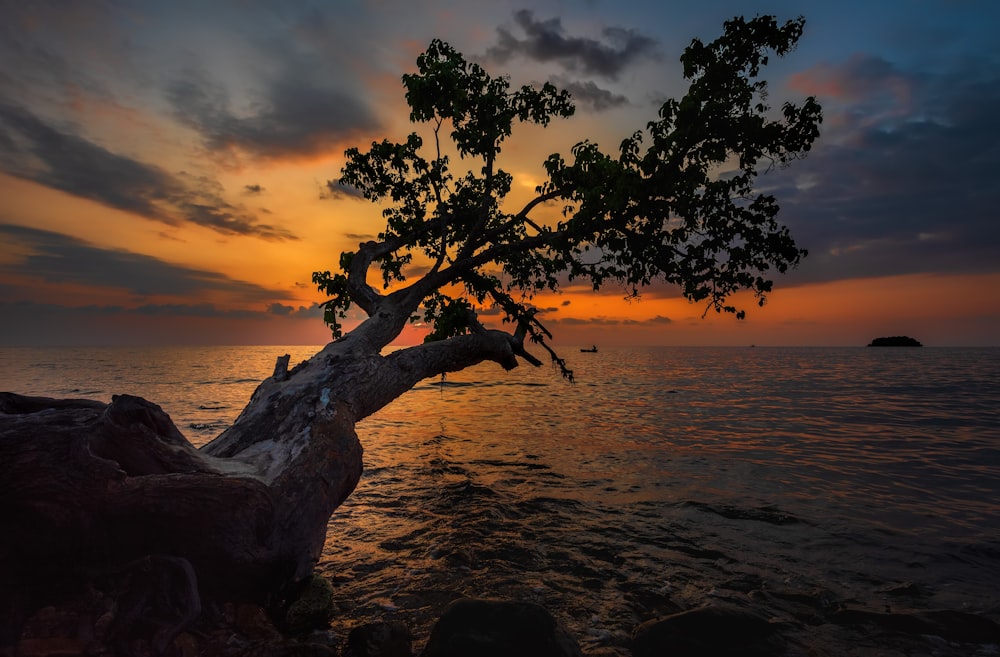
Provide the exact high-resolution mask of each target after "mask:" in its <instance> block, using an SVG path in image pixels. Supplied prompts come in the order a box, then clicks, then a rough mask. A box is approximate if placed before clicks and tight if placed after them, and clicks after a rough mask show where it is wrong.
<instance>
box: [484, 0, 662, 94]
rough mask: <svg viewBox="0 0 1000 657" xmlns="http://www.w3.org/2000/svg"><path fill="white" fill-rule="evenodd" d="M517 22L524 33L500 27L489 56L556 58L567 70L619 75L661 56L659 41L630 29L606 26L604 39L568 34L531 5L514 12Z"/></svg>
mask: <svg viewBox="0 0 1000 657" xmlns="http://www.w3.org/2000/svg"><path fill="white" fill-rule="evenodd" d="M514 22H515V23H516V24H517V26H518V27H519V28H520V29H521V31H522V32H523V33H524V38H518V37H517V36H515V35H514V33H513V32H512V31H511V30H509V29H508V28H506V27H499V28H497V45H495V46H493V47H491V48H489V49H488V50H487V51H486V57H487V58H488V59H490V60H493V61H495V62H497V63H500V64H504V63H506V62H507V61H508V60H510V59H512V58H513V57H515V56H523V57H526V58H528V59H532V60H535V61H538V62H543V63H547V62H556V63H558V64H559V65H561V66H562V67H563V68H564V69H565V70H566V71H569V72H572V73H577V74H584V75H599V76H602V77H604V78H607V79H610V80H614V79H617V78H618V76H619V75H620V74H621V72H622V71H623V70H624V69H625V68H626V67H628V66H629V65H630V64H632V63H633V62H635V61H636V60H639V59H642V58H649V59H658V55H657V54H656V52H655V47H656V41H655V40H654V39H652V38H650V37H647V36H644V35H642V34H639V33H638V32H636V31H634V30H630V29H625V28H620V27H607V28H604V29H603V30H602V31H601V36H602V37H603V40H596V39H592V38H588V37H578V36H567V35H566V34H564V31H563V26H562V21H561V20H560V19H558V18H550V19H548V20H537V19H536V18H535V15H534V13H533V12H532V11H531V10H529V9H521V10H519V11H516V12H514Z"/></svg>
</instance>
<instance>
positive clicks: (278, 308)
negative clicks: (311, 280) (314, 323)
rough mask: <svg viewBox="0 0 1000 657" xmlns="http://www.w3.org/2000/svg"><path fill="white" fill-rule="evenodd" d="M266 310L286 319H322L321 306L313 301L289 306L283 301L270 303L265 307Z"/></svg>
mask: <svg viewBox="0 0 1000 657" xmlns="http://www.w3.org/2000/svg"><path fill="white" fill-rule="evenodd" d="M267 312H268V313H270V314H271V315H277V316H278V317H285V318H288V319H322V318H323V308H322V307H321V306H320V305H319V304H318V303H314V304H312V305H310V306H297V307H296V306H289V305H286V304H283V303H272V304H270V305H269V306H268V307H267Z"/></svg>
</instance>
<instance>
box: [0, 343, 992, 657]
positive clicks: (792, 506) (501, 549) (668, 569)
mask: <svg viewBox="0 0 1000 657" xmlns="http://www.w3.org/2000/svg"><path fill="white" fill-rule="evenodd" d="M314 351H315V349H314V348H307V347H293V348H281V347H206V348H157V349H125V348H118V349H69V348H67V349H41V348H38V349H35V348H23V349H22V348H17V349H9V348H8V349H0V390H11V391H15V392H20V393H25V394H37V395H50V396H57V397H88V398H94V399H101V400H108V399H110V396H111V395H112V394H116V393H119V392H128V393H131V394H137V395H141V396H144V397H146V398H148V399H150V400H151V401H154V402H156V403H158V404H160V405H161V406H162V407H163V408H164V409H165V410H166V411H167V412H168V413H170V414H171V416H172V417H173V418H174V421H175V422H176V424H177V425H178V427H179V428H180V429H181V431H182V432H184V433H185V434H186V435H187V436H188V437H189V438H190V439H191V440H192V442H194V443H195V444H202V443H204V442H206V441H207V440H210V439H211V438H212V437H214V436H215V435H217V434H218V433H219V432H220V431H221V430H222V429H223V428H224V427H225V426H227V424H228V423H229V422H231V421H232V420H233V419H234V418H235V417H236V415H237V414H238V412H239V411H240V410H241V409H242V407H243V405H244V404H245V403H246V402H247V400H248V399H249V397H250V394H251V393H252V392H253V389H254V387H255V385H256V384H257V383H258V382H259V381H260V380H261V379H262V378H263V377H266V376H268V375H269V374H270V373H271V371H272V369H273V365H274V359H275V357H276V356H278V355H280V354H282V353H290V354H291V355H292V363H295V362H298V361H299V360H302V359H304V358H306V357H308V356H309V355H311V354H312V353H313V352H314ZM572 351H573V352H577V350H576V349H574V350H572ZM567 355H569V356H570V360H571V362H570V366H571V367H572V368H573V369H574V370H575V371H576V375H577V383H576V384H568V383H566V382H564V381H563V380H562V379H561V378H560V377H559V375H558V373H557V372H554V371H553V370H551V369H550V368H548V367H542V368H538V369H534V368H529V367H521V368H519V369H517V370H515V371H513V372H511V373H505V372H503V371H502V370H500V369H499V368H498V367H496V366H489V365H482V366H479V367H476V368H473V369H470V370H467V371H465V372H461V373H458V374H455V375H450V376H448V377H447V378H446V379H443V380H442V379H432V380H427V381H424V382H423V383H421V384H420V385H418V386H417V387H416V388H414V389H413V390H412V391H410V392H409V393H407V394H406V395H404V396H403V397H401V398H400V399H398V400H397V401H396V402H395V403H393V404H392V405H390V406H389V407H387V408H386V409H383V410H382V411H381V412H379V413H378V414H377V415H375V416H373V417H371V418H368V419H367V420H365V421H364V422H362V423H361V424H360V425H359V427H358V433H359V435H360V437H361V440H362V443H363V444H364V446H365V462H366V472H365V475H364V477H363V479H362V481H361V483H360V484H359V486H358V489H357V491H356V492H355V493H354V495H353V496H352V497H351V498H350V499H349V500H348V501H347V502H346V503H345V504H344V505H343V506H342V507H341V508H340V509H339V510H338V512H337V513H336V514H335V515H334V517H333V519H332V520H331V523H330V526H329V535H328V536H329V538H328V541H327V547H326V551H325V554H324V558H323V562H322V564H321V568H322V571H323V572H324V573H325V574H326V575H327V576H328V577H329V578H330V579H331V580H332V581H333V582H334V583H335V587H336V589H337V591H338V595H339V596H340V602H339V604H340V608H341V610H342V612H343V615H342V617H339V618H338V619H337V620H336V621H335V627H346V626H348V625H351V624H353V623H356V622H362V621H367V620H372V619H375V618H389V619H392V618H398V619H402V620H405V621H406V622H408V623H410V625H411V627H412V628H413V630H414V632H415V634H416V637H417V643H418V645H419V644H420V643H421V642H422V638H423V637H426V633H427V631H428V629H429V626H430V623H431V622H432V620H433V619H434V618H435V617H436V615H437V614H438V613H440V611H441V609H442V608H443V607H444V606H445V605H446V604H447V602H449V601H450V600H452V599H453V598H455V597H457V596H460V595H469V596H480V597H503V598H519V599H528V600H534V601H537V602H540V603H542V604H544V605H546V606H547V607H549V608H550V609H552V610H553V611H554V612H555V613H556V615H557V616H558V617H559V618H560V619H561V620H562V621H563V622H565V623H566V624H567V625H568V626H569V627H570V629H571V630H572V631H573V632H574V634H575V635H576V636H577V637H578V639H579V640H580V641H581V643H583V644H584V645H585V646H588V647H595V646H601V645H620V644H622V643H623V642H624V641H625V638H626V637H627V635H628V633H629V632H631V630H632V628H633V627H634V626H635V625H636V624H637V623H638V622H639V621H641V620H644V619H646V618H649V617H653V616H655V615H657V614H661V613H666V612H669V611H671V610H674V609H676V608H677V607H691V606H696V605H699V604H702V603H705V602H708V601H711V600H725V601H729V602H732V603H734V604H740V605H743V606H747V605H756V606H757V607H759V608H762V609H764V610H765V611H766V613H767V614H768V615H770V616H771V617H772V618H774V619H776V620H779V621H787V622H788V623H789V624H790V625H789V626H790V627H792V628H796V627H797V628H799V630H800V631H799V632H798V634H799V637H798V639H796V640H797V641H799V642H800V645H801V646H804V648H803V650H807V649H810V646H812V647H813V648H817V649H819V647H820V646H825V647H826V648H825V649H822V650H821V652H819V654H838V651H837V650H836V649H835V648H832V649H831V648H830V646H831V645H833V646H835V645H836V642H837V641H844V640H847V639H844V638H843V637H841V636H840V635H839V634H838V632H837V630H836V628H833V627H831V626H828V625H826V624H822V623H818V622H817V623H815V624H814V626H810V624H809V622H808V619H809V618H813V619H815V618H817V617H821V616H822V614H823V613H824V610H829V609H831V608H835V607H839V606H848V607H860V608H864V609H871V610H875V611H890V610H892V611H895V610H900V609H902V610H909V609H952V610H962V611H971V612H977V613H982V614H985V615H987V616H988V617H990V618H993V619H994V620H1000V607H998V602H997V593H996V592H997V590H1000V349H961V348H930V347H925V348H921V349H906V348H882V349H867V348H764V347H758V348H635V349H607V350H602V351H601V352H600V353H596V354H585V353H570V352H567ZM338 624H339V625H338ZM827 650H832V652H829V653H828V652H827ZM843 654H847V653H843ZM851 654H860V653H851ZM883 654H894V653H884V651H883ZM900 654H902V653H900Z"/></svg>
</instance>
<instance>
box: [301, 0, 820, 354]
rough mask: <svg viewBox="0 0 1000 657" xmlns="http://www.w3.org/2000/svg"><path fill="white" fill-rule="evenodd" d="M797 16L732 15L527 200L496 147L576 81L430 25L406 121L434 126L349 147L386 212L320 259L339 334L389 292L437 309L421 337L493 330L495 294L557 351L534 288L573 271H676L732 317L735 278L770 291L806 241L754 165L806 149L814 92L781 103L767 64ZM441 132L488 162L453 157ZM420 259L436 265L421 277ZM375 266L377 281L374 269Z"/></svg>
mask: <svg viewBox="0 0 1000 657" xmlns="http://www.w3.org/2000/svg"><path fill="white" fill-rule="evenodd" d="M804 23H805V22H804V20H803V19H802V18H798V19H796V20H792V21H788V22H786V23H784V24H783V25H782V24H779V23H778V22H777V21H776V20H775V19H774V18H773V17H766V16H765V17H758V18H755V19H753V20H749V21H748V20H744V19H743V18H735V19H733V20H731V21H728V22H726V23H725V30H724V33H723V35H722V36H721V37H719V38H718V39H716V40H715V41H712V42H711V43H707V44H706V43H702V42H701V41H700V40H698V39H695V40H694V41H692V43H691V44H690V46H688V47H687V49H686V50H685V51H684V54H683V56H682V57H681V64H682V65H683V68H684V77H685V78H686V79H687V80H688V81H689V87H688V90H687V93H686V94H685V95H684V96H683V97H682V98H680V99H679V100H674V99H671V100H668V101H666V102H665V103H664V104H663V105H662V107H661V108H660V110H659V116H658V118H656V119H655V120H653V121H650V122H649V123H648V124H647V125H646V128H645V130H637V131H635V132H634V133H633V134H632V135H631V136H629V137H627V138H626V139H625V140H624V141H622V143H621V144H620V146H619V148H618V150H617V151H616V152H614V153H606V152H604V151H602V150H601V148H600V147H599V146H598V144H596V143H593V142H591V141H589V140H583V141H580V142H579V143H578V144H576V146H574V147H573V149H572V153H571V154H570V156H569V158H568V159H567V158H564V157H563V156H562V155H559V154H552V155H550V156H549V157H548V158H547V159H546V160H545V162H544V169H545V172H546V174H547V180H546V181H545V182H543V183H542V184H541V185H539V186H538V187H537V188H536V195H535V196H534V198H532V199H531V200H530V201H528V202H527V203H526V204H525V205H524V206H523V207H522V208H520V209H518V210H516V211H510V210H508V209H507V208H506V206H505V205H504V199H505V198H506V197H507V195H508V194H509V192H510V191H511V188H512V183H513V177H512V175H511V174H510V173H508V172H507V171H505V170H503V169H502V168H500V167H499V164H498V162H499V157H500V155H501V150H502V147H503V146H504V143H505V140H506V139H507V138H508V137H510V135H511V133H512V131H513V129H514V126H515V124H516V123H521V122H530V123H536V124H539V125H542V126H545V125H547V124H548V123H549V122H550V121H551V120H553V119H556V118H565V117H569V116H571V115H572V114H573V111H574V106H573V104H572V102H571V98H570V96H569V94H568V93H567V92H566V91H560V90H558V89H557V88H556V87H554V86H553V85H551V84H545V85H544V86H543V87H541V88H540V89H535V88H532V87H529V86H524V87H521V88H519V89H511V86H510V82H509V80H508V79H507V78H506V77H494V76H492V75H490V74H489V73H487V71H486V70H484V69H483V68H482V67H481V66H480V65H479V64H476V63H472V62H469V61H467V60H466V59H465V58H464V57H463V56H462V55H461V54H460V53H458V52H457V51H455V50H454V49H453V48H452V47H451V46H449V45H448V44H447V43H444V42H442V41H439V40H435V41H433V42H432V43H431V44H430V46H429V47H428V48H427V50H426V52H424V53H423V54H421V55H420V56H419V57H418V59H417V72H416V73H413V74H408V75H404V76H403V85H404V87H405V89H406V100H407V102H408V104H409V106H410V109H411V111H410V120H411V121H412V122H413V123H417V124H429V126H430V136H431V142H430V143H429V144H425V140H424V138H423V137H421V136H420V135H418V134H417V133H412V134H410V135H409V136H408V137H407V139H406V140H405V141H403V142H402V143H393V142H391V141H388V140H383V141H381V142H375V143H372V145H371V146H370V148H369V149H368V150H367V151H361V150H359V149H357V148H352V149H350V150H348V151H347V164H346V165H345V166H344V168H343V171H342V178H341V180H340V181H341V183H343V184H345V185H349V186H350V187H352V188H353V189H355V190H357V191H358V192H360V194H362V195H363V196H364V197H365V198H366V199H368V200H369V201H371V202H373V203H378V204H381V205H382V206H384V210H383V216H384V217H385V219H386V226H385V230H384V231H383V232H382V233H380V234H379V235H378V240H376V241H370V242H367V243H365V244H361V245H359V247H358V250H357V251H354V252H349V253H344V254H342V255H341V258H340V271H339V272H337V273H331V272H330V271H322V272H316V273H314V274H313V281H314V282H315V284H316V285H317V286H318V288H319V289H320V290H321V291H322V292H325V293H326V294H328V295H330V297H331V298H330V299H329V300H328V301H327V302H326V304H325V307H326V315H325V319H326V321H327V323H328V324H329V325H330V327H331V328H332V330H333V334H334V337H340V335H341V331H342V329H341V324H340V319H342V318H344V317H345V316H346V312H347V311H348V309H349V308H351V307H352V306H354V305H356V306H358V307H360V308H361V309H362V310H363V311H364V312H365V313H366V314H368V315H369V316H372V315H374V314H375V313H376V312H377V311H380V310H383V311H385V310H386V309H387V308H388V307H389V306H390V305H391V306H392V308H393V310H392V312H394V313H404V314H405V315H406V317H407V318H410V319H412V320H414V321H426V322H428V323H429V324H430V325H431V326H432V331H431V333H430V335H429V336H428V340H446V339H448V338H451V337H454V336H458V335H462V334H466V333H474V332H477V331H482V330H483V328H482V326H481V325H480V323H479V321H478V319H477V315H476V309H477V308H484V307H495V308H499V310H500V311H501V312H502V314H503V316H504V319H505V321H507V322H510V323H511V324H512V325H513V326H515V327H516V330H515V332H514V337H516V338H517V339H518V340H521V341H523V338H524V337H528V338H530V340H532V341H533V342H536V343H538V344H540V345H542V346H544V347H545V348H546V349H548V350H549V352H550V353H551V354H552V356H553V358H555V354H554V353H553V352H552V350H551V348H549V346H548V344H547V343H546V340H547V339H548V338H550V337H551V334H550V333H549V331H548V330H547V329H546V327H545V325H544V324H543V322H542V321H541V320H540V319H539V317H538V316H537V314H536V309H535V308H534V307H533V306H532V304H531V300H532V298H533V296H534V295H535V294H536V293H537V292H539V291H543V290H551V291H555V290H558V289H559V288H560V286H561V285H562V284H564V283H565V282H566V281H578V280H586V281H588V282H589V283H591V284H592V285H593V288H594V289H595V290H597V289H600V288H602V287H603V286H605V285H607V284H609V283H616V284H619V285H621V286H623V288H624V290H625V293H626V295H631V296H637V295H638V294H639V292H640V290H641V289H642V288H643V287H645V286H648V285H650V284H651V283H653V282H654V281H665V282H667V283H672V284H674V285H676V286H678V287H679V288H680V290H681V291H682V293H683V295H684V296H685V297H687V298H688V299H689V300H691V301H694V302H700V303H704V304H706V312H707V311H708V310H710V309H714V310H716V311H718V312H729V313H735V314H736V316H737V317H739V318H743V317H744V314H745V311H744V310H743V309H739V308H736V307H735V306H734V305H732V304H731V302H730V301H729V298H730V297H731V295H732V294H733V293H735V292H737V291H740V290H751V291H753V293H754V294H755V295H756V298H757V300H758V302H759V304H760V305H763V304H764V302H765V300H766V295H767V294H768V293H769V292H770V291H771V288H772V280H771V278H770V276H771V274H772V272H774V271H776V272H779V273H784V272H786V271H787V270H788V269H789V268H791V267H795V266H796V265H797V264H798V263H799V261H800V259H801V258H802V257H803V256H805V255H806V252H805V250H803V249H800V248H798V247H797V246H796V244H795V241H794V240H793V239H792V237H791V235H790V234H789V231H788V229H787V228H786V227H784V226H782V225H781V224H779V223H778V222H777V219H776V217H777V214H778V204H777V201H776V199H775V198H774V197H773V196H771V195H768V194H763V193H760V192H758V191H757V189H756V188H755V183H756V178H757V176H758V173H760V172H761V171H763V170H768V169H770V168H772V167H774V166H776V165H778V166H780V165H785V164H787V163H789V162H790V161H792V160H794V159H796V158H798V157H801V156H802V155H803V154H805V153H806V152H807V151H809V149H810V146H811V145H812V143H813V141H814V140H815V139H816V138H817V136H818V135H819V124H820V122H821V121H822V115H821V110H820V106H819V104H818V103H817V102H816V100H815V99H814V98H812V97H810V98H807V99H806V100H805V101H804V102H802V103H801V104H798V105H797V104H793V103H785V104H784V105H782V107H781V109H780V111H772V109H771V108H770V107H769V105H768V102H767V84H766V82H764V81H763V80H760V79H758V75H759V73H760V69H761V67H762V66H763V65H765V64H767V61H768V57H769V55H770V53H776V54H777V55H779V56H780V55H784V54H786V53H788V52H789V51H790V50H791V49H792V48H793V47H794V46H795V44H796V42H797V41H798V39H799V37H800V36H801V34H802V29H803V26H804ZM442 132H444V133H445V134H446V135H447V136H448V137H449V138H450V139H451V142H452V145H453V152H455V153H457V155H458V157H459V158H460V159H461V160H465V161H469V162H475V163H476V165H477V166H474V167H470V168H469V169H468V170H466V171H464V172H459V171H457V170H456V169H454V168H453V166H452V165H453V162H452V158H451V157H450V156H449V155H448V154H447V153H446V152H445V150H444V149H443V148H442V144H441V138H442ZM547 203H559V204H561V206H562V215H561V218H560V219H558V220H557V221H549V222H543V221H541V220H536V219H535V218H533V213H534V212H536V211H537V209H538V208H539V206H541V205H543V204H547ZM415 263H416V264H421V265H425V266H424V267H422V269H421V270H420V271H422V272H425V273H423V274H422V275H421V276H420V277H419V278H418V279H416V280H413V281H411V280H410V278H409V277H408V276H407V267H408V265H411V264H415ZM374 266H377V267H378V269H379V270H380V271H381V278H382V290H383V291H382V292H379V291H377V290H376V289H375V288H373V287H371V286H370V285H369V283H368V274H369V270H370V269H371V268H373V267H374ZM390 300H391V303H390ZM399 330H402V325H400V326H399ZM386 335H388V334H386ZM396 335H398V331H397V332H396V333H395V334H393V335H392V336H391V337H390V338H389V339H390V340H391V339H393V338H395V336H396ZM519 344H520V343H519ZM519 355H522V354H519Z"/></svg>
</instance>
